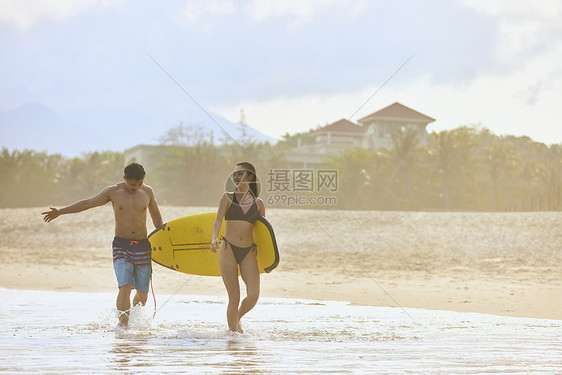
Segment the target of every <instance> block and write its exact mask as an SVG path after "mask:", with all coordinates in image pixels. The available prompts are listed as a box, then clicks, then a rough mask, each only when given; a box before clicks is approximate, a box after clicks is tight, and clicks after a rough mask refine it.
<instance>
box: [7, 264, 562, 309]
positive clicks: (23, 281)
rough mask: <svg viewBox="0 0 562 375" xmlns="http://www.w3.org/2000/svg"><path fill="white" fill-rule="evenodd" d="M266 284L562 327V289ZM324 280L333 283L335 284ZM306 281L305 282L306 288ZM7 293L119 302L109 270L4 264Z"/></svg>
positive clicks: (271, 280) (159, 287) (157, 279)
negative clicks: (99, 296) (103, 297)
mask: <svg viewBox="0 0 562 375" xmlns="http://www.w3.org/2000/svg"><path fill="white" fill-rule="evenodd" d="M153 269H154V276H153V286H154V292H155V294H156V295H158V294H165V295H172V294H174V293H176V291H177V295H198V296H215V297H217V296H218V297H224V298H225V300H226V298H227V295H226V291H225V289H224V285H223V283H222V280H221V279H220V277H205V276H192V275H188V274H182V273H179V272H174V271H171V270H167V269H165V268H163V267H159V266H157V265H156V267H154V268H153ZM53 272H56V274H57V278H56V279H52V278H50V277H49V275H52V274H53ZM261 276H262V278H261V280H262V282H261V295H260V298H264V297H265V298H288V299H302V300H313V301H339V302H347V303H349V304H351V305H358V306H374V307H398V308H400V307H402V308H414V309H426V310H436V311H439V310H445V311H455V312H463V313H481V314H491V315H499V316H508V317H522V318H535V319H554V320H562V286H561V285H552V284H551V285H543V284H539V283H536V282H530V281H526V282H523V281H520V282H512V281H511V282H508V281H503V280H497V279H496V280H492V279H490V280H486V281H482V280H478V279H470V278H469V277H467V276H468V275H463V276H462V277H459V278H449V277H439V278H429V277H427V275H425V276H424V275H422V274H412V273H410V274H409V277H408V278H404V277H398V276H397V275H394V276H393V275H392V274H391V273H388V274H386V275H385V276H384V277H381V278H380V279H376V280H373V279H370V278H368V277H360V278H348V277H341V276H337V275H335V274H331V275H310V274H308V273H303V272H294V271H276V270H275V271H273V272H272V273H270V274H262V275H261ZM325 276H329V278H330V281H327V280H326V277H325ZM303 279H306V281H304V282H300V280H303ZM184 284H185V285H184ZM240 284H241V296H242V298H243V297H244V295H245V294H244V290H243V283H242V281H241V283H240ZM0 287H2V288H6V289H14V290H37V291H55V292H81V293H89V292H91V293H114V294H115V296H117V286H116V280H115V275H114V273H113V269H112V267H111V266H110V265H109V266H108V267H96V268H89V269H78V268H76V267H69V266H55V267H53V266H46V265H33V266H31V267H26V268H23V269H22V268H14V267H10V266H8V265H6V264H3V265H0ZM178 289H179V291H178ZM383 289H384V290H383ZM149 293H151V292H150V291H149ZM386 293H388V295H387V294H386ZM389 295H390V296H391V297H389ZM149 300H150V298H149ZM395 301H396V302H398V305H397V304H396V303H395ZM258 304H259V301H258Z"/></svg>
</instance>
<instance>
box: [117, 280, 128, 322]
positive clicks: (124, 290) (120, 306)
mask: <svg viewBox="0 0 562 375" xmlns="http://www.w3.org/2000/svg"><path fill="white" fill-rule="evenodd" d="M130 308H131V284H127V285H123V286H122V287H120V288H119V294H118V295H117V310H119V326H121V327H126V326H128V325H129V309H130Z"/></svg>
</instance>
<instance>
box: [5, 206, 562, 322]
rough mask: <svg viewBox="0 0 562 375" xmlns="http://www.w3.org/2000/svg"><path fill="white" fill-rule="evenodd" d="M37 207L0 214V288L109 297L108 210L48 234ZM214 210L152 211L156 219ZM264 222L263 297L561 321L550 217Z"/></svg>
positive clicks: (560, 244)
mask: <svg viewBox="0 0 562 375" xmlns="http://www.w3.org/2000/svg"><path fill="white" fill-rule="evenodd" d="M45 208H46V207H45ZM45 208H25V209H0V224H1V225H0V232H1V236H0V238H1V240H0V256H1V258H2V260H3V262H2V264H1V265H0V287H4V288H14V289H30V290H57V291H83V292H87V291H94V292H98V291H103V292H106V291H107V292H111V291H116V281H115V276H114V273H113V266H112V256H111V241H112V239H113V213H112V210H111V207H109V206H104V207H101V208H96V209H93V210H90V211H87V212H83V213H79V214H74V215H66V216H62V217H60V218H58V219H57V220H55V221H54V222H52V223H50V224H45V223H43V221H42V220H41V215H40V213H41V212H42V211H43V210H44V209H45ZM213 209H214V208H212V207H167V206H164V207H161V211H162V215H163V217H164V220H165V221H168V220H172V219H174V218H177V217H180V216H184V215H188V214H192V213H199V212H206V211H212V210H213ZM267 218H268V220H269V221H270V222H271V223H272V225H273V227H274V229H275V232H276V234H277V241H278V245H279V249H280V256H281V262H280V265H279V267H278V268H277V269H276V270H275V271H273V272H272V273H271V274H265V275H262V293H261V295H262V296H264V297H286V298H304V299H318V300H341V301H349V302H351V303H353V304H357V305H371V306H398V305H400V306H402V307H412V308H424V309H430V310H453V311H460V312H480V313H489V314H497V315H505V316H519V317H533V318H547V319H562V267H561V266H562V228H561V226H560V223H561V222H562V213H560V212H558V213H556V212H538V213H425V212H380V211H327V210H291V209H269V210H268V212H267ZM149 228H152V225H151V223H149ZM153 279H154V289H155V292H156V294H173V293H176V292H177V293H180V294H193V295H214V296H225V297H226V292H225V290H224V286H223V285H222V281H221V279H220V278H217V277H202V276H191V275H186V274H181V273H177V272H174V271H171V270H168V269H166V268H163V267H160V266H158V265H155V266H154V277H153Z"/></svg>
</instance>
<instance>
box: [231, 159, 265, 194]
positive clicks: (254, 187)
mask: <svg viewBox="0 0 562 375" xmlns="http://www.w3.org/2000/svg"><path fill="white" fill-rule="evenodd" d="M236 166H237V167H238V166H240V167H242V168H244V170H245V171H246V172H247V173H250V174H251V175H252V176H253V177H254V178H252V181H250V191H251V192H252V194H253V195H254V197H256V198H257V197H258V196H259V195H260V186H259V183H258V176H257V175H256V168H254V166H253V165H252V163H249V162H247V161H239V162H238V163H236Z"/></svg>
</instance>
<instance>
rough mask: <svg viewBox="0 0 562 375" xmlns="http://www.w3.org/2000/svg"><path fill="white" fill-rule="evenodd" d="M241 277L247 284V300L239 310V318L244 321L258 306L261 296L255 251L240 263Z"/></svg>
mask: <svg viewBox="0 0 562 375" xmlns="http://www.w3.org/2000/svg"><path fill="white" fill-rule="evenodd" d="M240 275H241V276H242V280H244V283H245V284H246V298H244V300H243V301H242V304H240V309H239V310H238V318H239V319H242V317H243V316H244V315H246V313H247V312H248V311H250V310H251V309H252V308H253V307H254V306H255V305H256V303H257V302H258V298H259V296H260V271H259V269H258V259H257V257H256V250H255V249H254V250H252V251H250V252H249V253H248V255H246V257H245V258H244V260H243V261H242V263H240Z"/></svg>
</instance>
